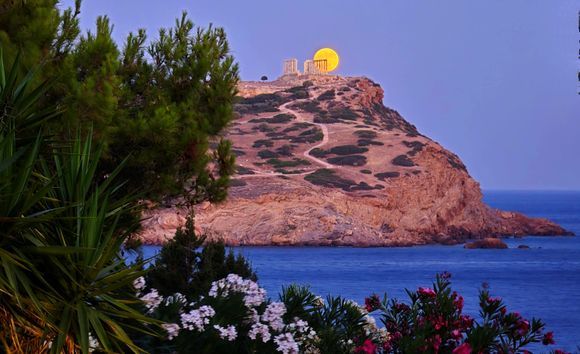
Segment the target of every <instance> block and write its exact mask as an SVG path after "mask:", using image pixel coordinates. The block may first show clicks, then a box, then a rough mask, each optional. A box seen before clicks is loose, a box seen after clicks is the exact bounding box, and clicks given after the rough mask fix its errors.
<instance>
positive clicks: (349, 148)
mask: <svg viewBox="0 0 580 354" xmlns="http://www.w3.org/2000/svg"><path fill="white" fill-rule="evenodd" d="M367 151H369V149H367V148H361V147H358V146H356V145H339V146H335V147H333V148H331V149H330V150H329V153H331V154H335V155H354V154H362V153H364V152H367Z"/></svg>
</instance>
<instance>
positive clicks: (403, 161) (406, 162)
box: [392, 155, 415, 167]
mask: <svg viewBox="0 0 580 354" xmlns="http://www.w3.org/2000/svg"><path fill="white" fill-rule="evenodd" d="M392 163H393V165H395V166H404V167H411V166H415V163H414V162H413V161H412V160H411V159H410V158H409V157H408V156H407V155H399V156H397V157H395V158H394V159H393V161H392Z"/></svg>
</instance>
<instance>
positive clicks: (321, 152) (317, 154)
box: [310, 148, 328, 157]
mask: <svg viewBox="0 0 580 354" xmlns="http://www.w3.org/2000/svg"><path fill="white" fill-rule="evenodd" d="M310 155H312V156H314V157H326V156H327V155H328V152H327V151H326V150H323V149H321V148H314V149H312V150H310Z"/></svg>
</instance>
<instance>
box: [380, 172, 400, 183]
mask: <svg viewBox="0 0 580 354" xmlns="http://www.w3.org/2000/svg"><path fill="white" fill-rule="evenodd" d="M400 175H401V174H400V173H399V172H381V173H376V174H375V177H376V178H378V179H380V180H381V181H385V180H386V179H387V178H397V177H399V176H400Z"/></svg>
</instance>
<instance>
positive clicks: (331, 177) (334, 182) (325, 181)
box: [304, 168, 356, 191]
mask: <svg viewBox="0 0 580 354" xmlns="http://www.w3.org/2000/svg"><path fill="white" fill-rule="evenodd" d="M304 179H305V180H306V181H308V182H310V183H312V184H314V185H317V186H323V187H329V188H340V189H342V190H345V191H348V190H350V187H351V186H353V185H356V183H355V182H354V181H352V180H349V179H345V178H342V177H340V176H337V175H336V173H335V172H334V171H333V170H329V169H326V168H322V169H318V170H316V171H314V172H313V173H311V174H308V175H306V176H304Z"/></svg>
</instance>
